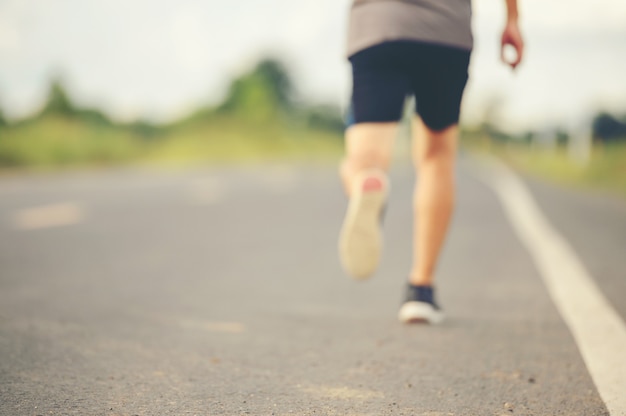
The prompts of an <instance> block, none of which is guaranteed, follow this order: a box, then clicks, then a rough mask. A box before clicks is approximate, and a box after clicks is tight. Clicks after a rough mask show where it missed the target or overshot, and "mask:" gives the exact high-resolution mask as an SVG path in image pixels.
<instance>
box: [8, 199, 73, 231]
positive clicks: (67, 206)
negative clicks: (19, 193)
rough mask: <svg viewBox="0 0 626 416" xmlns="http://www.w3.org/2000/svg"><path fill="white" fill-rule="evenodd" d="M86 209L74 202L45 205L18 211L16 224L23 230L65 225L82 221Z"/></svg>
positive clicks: (15, 219)
mask: <svg viewBox="0 0 626 416" xmlns="http://www.w3.org/2000/svg"><path fill="white" fill-rule="evenodd" d="M83 218H84V210H83V208H81V207H80V205H78V204H76V203H74V202H64V203H59V204H51V205H44V206H40V207H34V208H27V209H22V210H20V211H18V212H17V213H16V214H15V217H14V223H15V226H16V227H17V228H19V229H21V230H35V229H40V228H52V227H63V226H68V225H73V224H77V223H79V222H81V221H82V220H83Z"/></svg>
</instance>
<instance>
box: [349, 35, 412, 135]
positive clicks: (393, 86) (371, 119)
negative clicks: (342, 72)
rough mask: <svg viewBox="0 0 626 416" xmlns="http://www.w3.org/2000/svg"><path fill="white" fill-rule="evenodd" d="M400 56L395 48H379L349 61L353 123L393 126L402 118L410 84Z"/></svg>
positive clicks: (381, 46) (389, 45)
mask: <svg viewBox="0 0 626 416" xmlns="http://www.w3.org/2000/svg"><path fill="white" fill-rule="evenodd" d="M397 52H398V51H397V50H396V48H395V47H394V45H393V44H380V45H377V46H373V47H371V48H368V49H365V50H363V51H361V52H359V53H357V54H355V55H353V56H351V57H350V63H351V64H352V80H353V88H352V101H351V111H352V114H351V116H352V117H351V119H352V120H353V121H354V123H376V122H393V121H399V120H400V118H401V117H402V110H403V108H404V101H405V98H406V96H407V94H409V93H410V90H411V82H410V77H409V76H408V73H407V71H406V68H405V67H404V62H402V60H401V59H399V57H398V53H397Z"/></svg>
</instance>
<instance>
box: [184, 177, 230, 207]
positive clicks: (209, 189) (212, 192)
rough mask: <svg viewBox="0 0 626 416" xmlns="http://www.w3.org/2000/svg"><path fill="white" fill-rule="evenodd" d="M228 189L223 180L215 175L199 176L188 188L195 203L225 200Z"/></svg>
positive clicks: (215, 202) (204, 203) (214, 202)
mask: <svg viewBox="0 0 626 416" xmlns="http://www.w3.org/2000/svg"><path fill="white" fill-rule="evenodd" d="M225 195H226V191H225V189H224V185H223V184H222V182H220V181H219V180H217V179H216V178H214V177H210V176H209V177H205V178H198V179H196V180H194V181H193V182H192V183H191V184H190V186H189V189H188V196H189V199H190V202H191V203H192V204H194V205H213V204H217V203H219V202H221V201H223V200H224V197H225Z"/></svg>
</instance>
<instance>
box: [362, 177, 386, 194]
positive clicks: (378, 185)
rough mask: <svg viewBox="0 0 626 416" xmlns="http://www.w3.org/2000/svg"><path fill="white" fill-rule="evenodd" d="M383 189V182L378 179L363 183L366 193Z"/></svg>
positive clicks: (369, 179)
mask: <svg viewBox="0 0 626 416" xmlns="http://www.w3.org/2000/svg"><path fill="white" fill-rule="evenodd" d="M381 189H383V182H382V181H381V180H380V179H378V178H367V179H365V181H364V182H363V191H364V192H373V191H380V190H381Z"/></svg>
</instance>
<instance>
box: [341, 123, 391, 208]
mask: <svg viewBox="0 0 626 416" xmlns="http://www.w3.org/2000/svg"><path fill="white" fill-rule="evenodd" d="M397 129H398V123H360V124H355V125H353V126H351V127H350V128H349V129H348V130H347V132H346V157H345V158H344V159H343V162H342V163H341V167H340V174H341V179H342V181H343V185H344V188H345V191H346V194H347V195H348V196H349V195H350V189H351V183H352V180H353V178H354V177H355V175H356V174H358V173H359V172H362V171H364V170H368V169H381V170H383V171H385V172H386V171H388V170H389V165H390V163H391V155H392V151H393V143H394V139H395V136H396V132H397Z"/></svg>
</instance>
